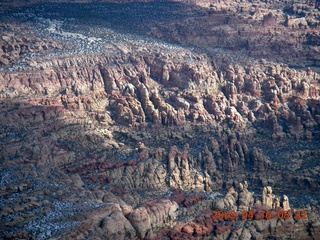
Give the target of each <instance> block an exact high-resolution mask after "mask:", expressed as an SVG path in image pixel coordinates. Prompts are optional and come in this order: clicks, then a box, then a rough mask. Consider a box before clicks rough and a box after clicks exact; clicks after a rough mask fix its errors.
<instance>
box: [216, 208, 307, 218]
mask: <svg viewBox="0 0 320 240" xmlns="http://www.w3.org/2000/svg"><path fill="white" fill-rule="evenodd" d="M212 213H213V215H212V219H213V220H218V219H223V220H236V219H242V220H246V219H271V218H278V219H289V218H291V217H293V216H295V218H297V219H307V211H306V210H298V211H296V212H295V213H294V214H293V213H292V211H284V210H281V209H280V210H265V211H262V210H261V211H256V212H254V211H246V210H243V211H242V212H240V213H237V212H236V211H235V210H225V211H223V210H213V211H212Z"/></svg>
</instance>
